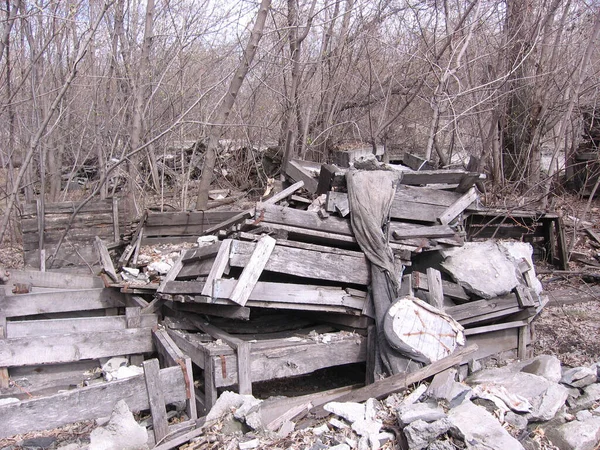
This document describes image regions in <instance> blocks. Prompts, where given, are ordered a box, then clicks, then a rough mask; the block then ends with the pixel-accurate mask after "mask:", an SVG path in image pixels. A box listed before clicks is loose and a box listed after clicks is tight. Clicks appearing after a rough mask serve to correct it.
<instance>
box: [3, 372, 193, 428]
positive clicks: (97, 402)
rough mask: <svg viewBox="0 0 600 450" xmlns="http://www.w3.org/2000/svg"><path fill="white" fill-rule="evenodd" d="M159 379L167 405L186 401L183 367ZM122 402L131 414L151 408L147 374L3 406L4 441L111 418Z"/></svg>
mask: <svg viewBox="0 0 600 450" xmlns="http://www.w3.org/2000/svg"><path fill="white" fill-rule="evenodd" d="M159 376H160V383H161V386H162V392H163V395H164V398H165V402H166V403H175V402H183V401H185V399H186V390H185V382H184V380H183V372H182V370H181V368H180V367H169V368H167V369H162V370H161V371H160V375H159ZM121 399H123V400H125V402H126V403H127V405H128V406H129V409H130V410H131V411H142V410H145V409H148V408H149V406H150V404H149V402H148V394H147V393H146V382H145V378H144V376H143V375H138V376H135V377H132V378H128V379H125V380H117V381H112V382H110V383H104V384H99V385H95V386H89V387H84V388H80V389H75V390H72V391H68V392H61V393H59V394H55V395H51V396H48V397H42V398H36V399H31V400H24V401H21V402H18V403H10V404H8V405H1V406H0V424H2V425H1V426H0V438H2V437H7V436H12V435H15V434H21V433H26V432H29V431H37V430H44V429H51V428H56V427H60V426H62V425H66V424H69V423H73V422H79V421H81V420H90V419H96V418H99V417H107V416H110V414H111V413H112V410H113V407H114V406H115V404H116V403H117V402H118V401H119V400H121Z"/></svg>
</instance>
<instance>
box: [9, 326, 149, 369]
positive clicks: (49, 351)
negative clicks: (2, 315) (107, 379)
mask: <svg viewBox="0 0 600 450" xmlns="http://www.w3.org/2000/svg"><path fill="white" fill-rule="evenodd" d="M153 350H154V345H153V343H152V329H151V328H130V329H126V330H118V331H106V332H101V333H77V334H62V335H56V336H52V337H51V338H50V339H40V338H39V337H26V338H15V339H4V340H1V341H0V367H4V366H6V367H13V366H30V365H36V364H54V363H64V362H72V361H81V360H82V359H97V358H105V357H110V356H116V355H130V354H136V353H148V352H152V351H153Z"/></svg>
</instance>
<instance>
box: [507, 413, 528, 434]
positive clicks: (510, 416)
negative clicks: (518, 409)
mask: <svg viewBox="0 0 600 450" xmlns="http://www.w3.org/2000/svg"><path fill="white" fill-rule="evenodd" d="M504 422H506V423H507V424H509V425H510V426H511V427H513V428H514V429H516V430H518V431H523V430H525V429H526V428H527V425H528V424H529V421H528V420H527V418H526V417H525V416H523V415H521V414H517V413H515V412H513V411H508V412H507V413H506V414H505V415H504Z"/></svg>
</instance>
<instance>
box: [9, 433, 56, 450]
mask: <svg viewBox="0 0 600 450" xmlns="http://www.w3.org/2000/svg"><path fill="white" fill-rule="evenodd" d="M55 442H56V437H54V436H41V437H36V438H31V439H24V440H22V441H21V442H19V444H18V445H19V447H22V448H24V449H38V448H42V449H44V448H48V447H50V446H52V445H53V444H54V443H55Z"/></svg>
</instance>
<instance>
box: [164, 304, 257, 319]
mask: <svg viewBox="0 0 600 450" xmlns="http://www.w3.org/2000/svg"><path fill="white" fill-rule="evenodd" d="M167 306H168V307H169V308H171V309H173V310H174V311H188V312H193V313H197V314H206V315H208V316H215V317H224V318H226V319H238V320H248V319H250V308H248V307H245V306H238V305H216V304H202V303H177V302H170V303H167Z"/></svg>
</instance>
